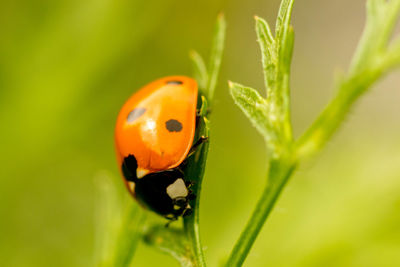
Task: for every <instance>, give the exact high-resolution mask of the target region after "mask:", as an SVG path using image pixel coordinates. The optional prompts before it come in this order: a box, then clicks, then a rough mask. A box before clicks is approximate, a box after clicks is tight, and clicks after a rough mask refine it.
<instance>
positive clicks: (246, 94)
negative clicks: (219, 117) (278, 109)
mask: <svg viewBox="0 0 400 267" xmlns="http://www.w3.org/2000/svg"><path fill="white" fill-rule="evenodd" d="M229 88H230V91H231V95H232V97H233V100H234V101H235V103H236V105H238V106H239V107H240V109H241V110H242V111H243V113H244V114H245V115H246V116H247V118H248V119H249V120H250V121H251V123H252V124H253V126H254V127H255V128H256V129H257V130H258V131H259V132H260V133H261V135H262V136H263V137H264V138H266V139H269V138H270V135H271V131H272V129H271V126H270V124H269V117H268V113H267V108H266V106H267V101H266V100H265V99H264V98H263V97H262V96H261V95H260V94H259V93H258V92H257V90H255V89H253V88H250V87H245V86H243V85H241V84H238V83H233V82H229Z"/></svg>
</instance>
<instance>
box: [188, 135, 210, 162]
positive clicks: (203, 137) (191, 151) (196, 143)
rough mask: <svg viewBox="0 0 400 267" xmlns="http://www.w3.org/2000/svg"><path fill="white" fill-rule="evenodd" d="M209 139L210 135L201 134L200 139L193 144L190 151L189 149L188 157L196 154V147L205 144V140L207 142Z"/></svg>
mask: <svg viewBox="0 0 400 267" xmlns="http://www.w3.org/2000/svg"><path fill="white" fill-rule="evenodd" d="M207 141H208V137H206V136H201V137H200V138H199V140H197V141H196V142H195V143H194V144H193V145H192V147H191V148H190V151H189V153H188V156H187V157H190V156H192V155H193V154H194V152H196V149H197V148H198V147H199V146H200V145H201V144H203V143H204V142H207Z"/></svg>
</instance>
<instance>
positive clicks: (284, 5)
mask: <svg viewBox="0 0 400 267" xmlns="http://www.w3.org/2000/svg"><path fill="white" fill-rule="evenodd" d="M293 3H294V0H283V1H282V2H281V6H280V8H279V13H278V18H277V19H276V34H275V36H276V40H277V41H280V40H282V41H283V43H285V40H286V39H287V33H288V31H289V26H290V19H291V16H292V9H293Z"/></svg>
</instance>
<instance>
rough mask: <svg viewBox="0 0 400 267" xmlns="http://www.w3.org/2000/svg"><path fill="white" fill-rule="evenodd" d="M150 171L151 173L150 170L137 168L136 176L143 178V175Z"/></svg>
mask: <svg viewBox="0 0 400 267" xmlns="http://www.w3.org/2000/svg"><path fill="white" fill-rule="evenodd" d="M148 173H149V171H148V170H145V169H141V168H137V170H136V177H137V178H138V179H140V178H143V176H145V175H146V174H148Z"/></svg>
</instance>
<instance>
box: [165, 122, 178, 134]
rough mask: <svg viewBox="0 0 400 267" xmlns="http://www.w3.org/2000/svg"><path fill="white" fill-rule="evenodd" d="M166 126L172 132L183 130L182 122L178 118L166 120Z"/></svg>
mask: <svg viewBox="0 0 400 267" xmlns="http://www.w3.org/2000/svg"><path fill="white" fill-rule="evenodd" d="M165 127H166V128H167V130H168V131H170V132H180V131H182V123H180V122H179V121H177V120H173V119H172V120H169V121H167V122H165Z"/></svg>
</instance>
